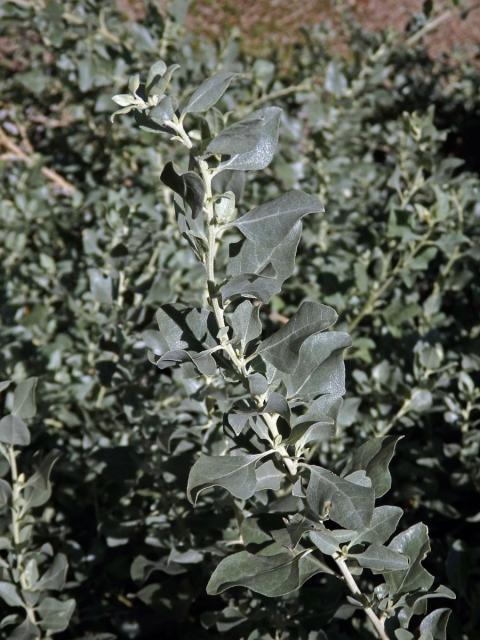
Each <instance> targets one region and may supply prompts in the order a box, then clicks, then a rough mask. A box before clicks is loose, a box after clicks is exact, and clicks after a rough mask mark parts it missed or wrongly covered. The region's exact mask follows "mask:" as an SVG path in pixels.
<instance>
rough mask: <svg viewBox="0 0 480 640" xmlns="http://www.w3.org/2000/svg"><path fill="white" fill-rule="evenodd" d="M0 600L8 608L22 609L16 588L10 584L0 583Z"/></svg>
mask: <svg viewBox="0 0 480 640" xmlns="http://www.w3.org/2000/svg"><path fill="white" fill-rule="evenodd" d="M0 598H2V600H3V601H4V602H5V604H7V605H8V606H9V607H24V603H23V600H22V598H21V596H20V594H19V592H18V589H17V587H16V586H15V585H14V584H12V583H10V582H0Z"/></svg>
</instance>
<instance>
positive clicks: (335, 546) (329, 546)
mask: <svg viewBox="0 0 480 640" xmlns="http://www.w3.org/2000/svg"><path fill="white" fill-rule="evenodd" d="M310 540H311V541H312V542H313V544H314V545H315V546H316V547H317V548H318V549H319V550H320V551H321V552H322V553H324V554H325V555H327V556H333V555H334V554H335V553H338V552H339V550H340V544H339V540H338V539H337V538H335V536H334V535H332V534H331V533H330V531H328V529H321V530H317V531H312V532H311V533H310Z"/></svg>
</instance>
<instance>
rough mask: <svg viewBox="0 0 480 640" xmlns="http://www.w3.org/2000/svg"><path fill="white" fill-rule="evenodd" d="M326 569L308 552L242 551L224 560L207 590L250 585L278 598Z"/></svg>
mask: <svg viewBox="0 0 480 640" xmlns="http://www.w3.org/2000/svg"><path fill="white" fill-rule="evenodd" d="M322 570H323V568H322V565H321V564H320V563H319V562H317V561H316V560H315V558H313V557H312V556H311V555H307V554H306V553H305V552H301V553H298V554H296V555H292V554H291V553H288V552H283V553H279V554H277V555H271V556H261V555H253V554H251V553H248V552H247V551H240V552H239V553H234V554H233V555H231V556H228V557H226V558H224V559H223V560H222V561H221V562H220V564H219V565H218V566H217V568H216V569H215V571H214V572H213V574H212V576H211V578H210V580H209V582H208V585H207V593H208V594H210V595H216V594H217V593H222V591H225V590H226V589H231V588H232V587H247V588H248V589H251V590H252V591H255V592H256V593H260V594H262V595H264V596H269V597H271V598H275V597H278V596H283V595H285V594H287V593H290V592H291V591H295V590H296V589H298V588H299V587H301V586H302V584H303V583H304V582H305V581H306V580H308V579H309V578H311V577H312V576H313V575H315V574H316V573H319V572H320V571H322Z"/></svg>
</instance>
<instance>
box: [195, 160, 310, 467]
mask: <svg viewBox="0 0 480 640" xmlns="http://www.w3.org/2000/svg"><path fill="white" fill-rule="evenodd" d="M199 167H200V172H201V174H202V179H203V182H204V184H205V204H204V208H205V212H206V218H207V219H206V222H207V226H208V238H207V255H206V270H207V281H208V286H209V293H210V300H211V304H212V309H213V313H214V315H215V320H216V322H217V325H218V328H219V329H225V327H226V324H225V314H224V310H223V307H222V305H221V304H220V301H219V298H218V296H217V295H216V292H215V291H213V288H214V286H215V256H216V253H217V246H216V245H217V230H216V226H215V212H214V209H213V193H212V173H211V172H210V169H209V167H208V163H207V162H206V161H205V160H199ZM220 342H221V344H222V347H223V348H224V350H225V352H226V353H227V354H228V356H229V358H230V360H231V361H232V363H233V365H234V367H235V369H236V370H237V372H238V374H239V375H240V376H241V378H242V379H244V380H246V379H247V378H248V371H247V366H246V362H245V358H244V357H243V356H242V355H239V354H238V353H237V352H236V351H235V349H234V348H233V347H232V345H231V344H230V342H229V340H228V336H227V335H225V333H222V335H221V337H220ZM253 400H254V402H255V404H256V406H257V409H261V408H262V402H261V401H260V399H259V398H258V397H256V396H254V397H253ZM262 418H263V420H264V421H265V423H266V425H267V427H268V430H269V431H270V434H271V436H272V439H273V443H274V446H275V447H276V448H277V450H278V452H279V453H280V454H281V455H282V457H283V460H284V462H285V466H286V467H287V469H288V472H289V473H290V475H292V476H294V475H295V474H296V471H297V465H296V461H295V460H290V458H289V455H288V452H287V449H286V448H285V446H284V445H282V444H281V443H279V442H278V441H279V438H280V434H279V432H278V428H277V421H276V419H275V418H274V416H273V415H271V414H269V413H262Z"/></svg>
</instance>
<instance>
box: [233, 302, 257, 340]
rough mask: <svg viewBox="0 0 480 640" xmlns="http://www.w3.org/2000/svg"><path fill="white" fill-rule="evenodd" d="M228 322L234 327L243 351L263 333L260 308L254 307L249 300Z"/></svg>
mask: <svg viewBox="0 0 480 640" xmlns="http://www.w3.org/2000/svg"><path fill="white" fill-rule="evenodd" d="M228 321H229V324H230V326H231V327H233V330H234V337H235V339H237V340H240V344H241V347H242V350H245V347H246V346H247V344H248V343H249V342H251V341H252V340H255V338H258V336H259V335H260V334H261V333H262V323H261V322H260V307H259V306H258V305H253V304H252V303H251V302H250V301H249V300H244V301H243V302H242V303H240V304H239V305H238V307H237V308H236V309H235V311H234V312H233V313H231V314H230V315H229V316H228Z"/></svg>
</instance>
